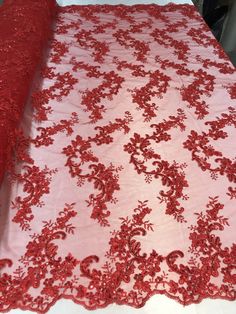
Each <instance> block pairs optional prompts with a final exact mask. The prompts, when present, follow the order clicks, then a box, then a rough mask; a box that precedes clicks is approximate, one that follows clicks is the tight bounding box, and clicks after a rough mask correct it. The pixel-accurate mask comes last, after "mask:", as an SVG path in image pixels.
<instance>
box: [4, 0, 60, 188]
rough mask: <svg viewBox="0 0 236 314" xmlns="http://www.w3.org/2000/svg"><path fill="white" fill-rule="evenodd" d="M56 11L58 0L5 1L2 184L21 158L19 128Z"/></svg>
mask: <svg viewBox="0 0 236 314" xmlns="http://www.w3.org/2000/svg"><path fill="white" fill-rule="evenodd" d="M56 11H57V4H56V1H55V0H14V1H13V0H5V1H4V2H3V4H2V6H1V7H0V42H1V46H0V97H1V98H0V99H1V100H0V185H1V183H2V180H3V177H4V174H5V171H7V170H10V169H11V168H12V167H14V161H13V159H15V160H18V159H19V158H18V157H17V156H16V154H14V150H15V147H16V145H17V134H18V125H19V122H20V120H21V116H22V113H23V111H24V107H25V104H26V102H27V99H28V96H29V91H30V89H31V86H32V81H33V78H34V76H35V72H36V70H37V69H38V67H39V65H40V62H41V61H42V57H43V54H44V50H45V48H46V46H47V41H48V39H49V38H50V36H51V34H52V32H51V31H52V26H53V20H54V17H55V15H56ZM13 155H15V157H14V158H13Z"/></svg>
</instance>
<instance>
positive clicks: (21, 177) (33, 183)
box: [12, 166, 57, 230]
mask: <svg viewBox="0 0 236 314" xmlns="http://www.w3.org/2000/svg"><path fill="white" fill-rule="evenodd" d="M23 170H24V172H23V173H22V174H17V175H15V177H14V180H17V181H18V182H19V183H23V192H24V193H26V196H25V197H21V196H17V197H16V198H15V200H14V201H13V202H12V208H13V209H14V210H16V211H17V213H16V215H15V217H14V218H13V220H12V221H13V222H16V223H18V224H19V225H20V227H21V229H22V230H31V228H30V224H29V223H30V221H31V220H33V218H34V215H33V214H32V209H31V208H32V206H36V207H42V206H43V205H44V203H43V202H42V201H41V200H40V199H41V197H42V196H43V195H44V194H49V185H50V181H51V176H52V175H53V174H54V173H56V172H57V170H49V169H48V168H47V167H46V166H45V168H44V169H43V170H40V169H39V167H36V166H24V167H23Z"/></svg>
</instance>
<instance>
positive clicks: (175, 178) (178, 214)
mask: <svg viewBox="0 0 236 314" xmlns="http://www.w3.org/2000/svg"><path fill="white" fill-rule="evenodd" d="M185 119H186V116H185V114H184V112H183V111H182V110H181V109H179V110H178V115H177V117H174V116H170V117H169V120H167V121H164V122H162V123H159V124H152V125H151V128H153V129H155V131H153V133H152V134H150V135H148V134H146V135H145V137H141V136H140V135H139V134H137V133H134V137H133V138H131V139H130V142H129V143H128V144H126V145H125V146H124V150H125V151H127V152H128V153H129V154H130V155H131V156H130V163H132V164H133V165H134V168H135V170H136V171H137V173H138V174H141V173H143V174H145V181H146V182H147V183H150V182H151V181H152V180H153V179H159V178H160V179H161V182H162V185H163V186H166V187H167V191H163V190H162V191H160V196H159V197H158V198H159V199H160V202H161V203H162V202H164V203H166V214H167V215H173V216H174V217H175V218H176V219H177V221H180V222H186V221H185V219H184V216H183V215H182V213H183V211H184V208H183V207H181V206H180V203H179V201H178V199H180V198H182V199H186V197H187V196H186V195H184V194H183V189H184V188H185V187H188V183H187V181H186V179H185V174H184V172H183V168H184V167H186V165H178V164H177V163H176V162H175V161H174V162H173V164H170V163H169V162H168V161H166V160H162V158H161V156H160V155H159V154H158V153H157V152H155V151H154V149H153V148H152V147H151V145H152V141H153V142H154V143H160V142H162V141H164V142H167V141H169V140H171V136H170V134H168V133H167V131H169V130H171V128H180V130H182V131H183V130H184V129H185V125H184V124H183V121H184V120H185ZM147 161H151V165H152V167H150V166H149V167H148V166H147V165H146V164H147ZM149 164H150V163H149Z"/></svg>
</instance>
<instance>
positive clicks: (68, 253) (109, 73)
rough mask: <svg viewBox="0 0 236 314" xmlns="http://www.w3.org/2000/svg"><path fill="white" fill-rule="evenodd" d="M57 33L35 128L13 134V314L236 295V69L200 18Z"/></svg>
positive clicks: (6, 244)
mask: <svg viewBox="0 0 236 314" xmlns="http://www.w3.org/2000/svg"><path fill="white" fill-rule="evenodd" d="M35 2H37V1H35ZM49 2H50V1H49ZM45 3H46V2H45ZM45 3H44V4H45ZM50 3H51V4H52V3H53V1H52V2H50ZM18 4H21V0H19V1H17V3H16V7H17V6H18ZM54 4H55V3H54ZM26 7H27V5H26ZM39 7H40V6H39ZM18 9H19V11H18ZM18 9H17V10H16V11H18V12H21V10H22V9H21V8H18ZM19 14H20V13H19ZM190 20H191V21H194V27H193V26H192V25H193V24H192V23H189V21H190ZM55 24H56V25H55V36H54V38H53V40H52V41H51V46H50V51H49V53H48V60H47V64H46V65H45V67H44V68H43V69H42V70H40V77H38V75H36V79H37V80H36V81H37V82H36V83H35V85H34V88H33V91H32V94H31V98H30V100H31V101H30V102H29V104H28V106H27V108H26V111H25V114H24V118H23V120H22V122H21V126H20V128H19V129H18V128H14V127H13V129H12V130H13V131H12V132H10V133H6V131H7V130H5V129H4V124H3V125H1V126H3V127H2V128H1V129H0V136H1V139H0V140H1V143H3V144H4V145H6V146H4V147H6V148H7V150H6V151H1V150H0V157H1V158H2V156H3V155H5V156H3V157H4V158H5V157H6V155H7V156H11V154H12V152H13V151H14V156H12V158H13V159H10V158H7V159H2V161H4V163H5V162H6V163H7V169H8V176H6V177H5V181H4V184H3V185H2V189H1V190H0V197H1V204H0V205H1V210H0V252H1V256H0V271H1V272H0V312H6V311H8V310H11V309H15V308H21V309H24V310H32V311H35V312H38V313H46V312H47V311H48V310H49V309H50V307H51V306H52V305H53V304H55V302H56V301H57V300H59V299H61V298H66V299H72V300H73V301H75V302H76V303H79V304H81V305H83V306H84V307H86V308H88V309H97V308H102V307H105V306H107V305H109V304H110V303H117V304H126V305H130V306H133V307H136V308H138V307H141V306H143V305H144V304H145V303H146V301H147V300H148V299H149V298H150V297H151V296H152V295H154V294H164V295H166V296H168V297H169V298H172V299H175V300H176V301H178V302H180V303H181V304H184V305H188V304H191V303H198V302H200V301H201V300H203V299H205V298H221V299H226V300H235V285H236V277H235V268H236V245H235V243H234V235H235V219H234V218H235V210H234V207H235V205H234V204H235V199H236V185H235V183H236V163H235V149H234V147H235V145H234V142H235V128H236V111H235V84H234V81H235V77H236V76H235V75H236V72H235V69H234V68H233V66H232V65H231V64H230V62H229V61H228V59H227V58H226V56H225V54H224V52H223V51H222V49H221V48H220V47H219V45H218V44H217V43H216V41H215V39H214V38H213V36H212V35H211V34H210V32H209V30H208V28H207V27H206V25H205V23H204V22H203V21H202V20H201V18H200V16H199V14H198V13H197V11H196V9H195V8H194V7H193V6H189V5H174V4H169V5H166V6H158V5H135V6H122V5H118V6H110V5H102V6H97V5H96V6H70V7H65V8H60V9H59V12H58V15H57V17H56V19H55ZM32 27H33V26H32ZM24 47H25V46H24ZM1 51H2V50H1V49H0V56H2V54H1ZM4 51H5V50H4ZM19 51H20V50H19ZM213 56H214V57H213ZM27 64H28V63H27ZM4 69H5V68H4ZM41 79H42V80H41ZM38 80H39V82H38ZM0 83H1V82H0ZM3 90H4V94H3V96H4V97H3V99H4V100H5V99H8V101H9V99H10V100H11V97H8V94H7V93H8V89H3V88H2V89H1V88H0V92H2V91H3ZM6 91H7V92H6ZM12 105H13V103H12ZM6 107H7V106H6V103H5V102H4V103H3V105H2V107H1V112H4V115H3V117H4V119H5V118H7V117H8V116H11V114H13V117H14V119H15V117H16V116H17V114H18V111H17V110H15V109H14V106H10V108H12V112H10V111H7V112H8V115H6V111H5V109H6ZM9 112H10V114H9ZM17 117H18V116H17ZM18 118H19V117H18ZM1 121H2V120H1ZM1 121H0V122H1ZM4 121H5V120H4ZM6 134H8V136H9V137H8V138H6ZM4 141H5V142H4ZM7 143H11V145H10V146H7ZM12 160H14V161H16V162H17V163H16V164H14V162H12ZM2 161H1V162H2ZM16 235H17V236H16ZM5 239H7V241H5ZM176 239H180V240H179V241H176Z"/></svg>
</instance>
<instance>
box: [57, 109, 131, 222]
mask: <svg viewBox="0 0 236 314" xmlns="http://www.w3.org/2000/svg"><path fill="white" fill-rule="evenodd" d="M131 121H132V117H131V115H130V113H129V112H128V111H127V112H126V113H125V118H124V119H116V122H115V123H112V122H110V123H109V124H108V125H106V126H103V127H99V126H97V127H95V130H97V131H98V133H97V134H96V135H95V136H94V137H93V138H92V137H89V138H88V139H87V140H84V139H83V138H82V137H81V136H80V135H77V136H76V138H75V140H73V141H72V142H71V145H69V146H67V147H65V148H64V149H63V153H64V154H65V155H66V156H67V157H68V159H67V162H66V166H67V167H68V168H69V172H70V174H71V176H72V178H73V177H76V178H77V185H78V187H81V186H82V185H83V184H84V183H85V181H87V182H93V183H94V188H95V189H96V190H98V191H99V193H98V194H97V195H94V194H90V195H89V199H88V200H87V201H86V202H87V204H88V205H87V206H88V207H90V206H91V207H92V209H93V210H92V214H91V218H92V219H97V220H98V222H99V223H100V224H101V225H102V226H109V223H108V220H107V218H108V217H109V216H110V211H109V210H108V208H107V205H106V203H109V202H111V203H116V201H117V200H116V198H115V197H114V196H113V194H114V192H115V191H118V190H119V189H120V186H119V183H118V179H119V175H118V172H119V171H121V170H122V169H123V167H122V166H118V167H115V166H114V165H113V164H112V163H110V165H109V166H108V167H107V166H105V165H104V164H102V163H101V162H100V161H99V158H98V157H96V156H95V155H94V154H93V152H92V150H91V145H92V143H94V144H96V145H98V146H100V145H104V144H105V145H108V144H110V143H112V142H113V138H112V136H111V135H112V133H114V132H115V131H120V130H124V133H127V132H128V131H129V127H128V124H129V123H130V122H131ZM77 160H78V162H77ZM86 163H88V164H89V165H88V166H87V169H89V170H90V172H87V173H84V171H83V165H85V164H86Z"/></svg>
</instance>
